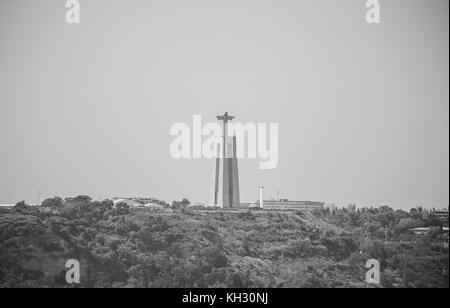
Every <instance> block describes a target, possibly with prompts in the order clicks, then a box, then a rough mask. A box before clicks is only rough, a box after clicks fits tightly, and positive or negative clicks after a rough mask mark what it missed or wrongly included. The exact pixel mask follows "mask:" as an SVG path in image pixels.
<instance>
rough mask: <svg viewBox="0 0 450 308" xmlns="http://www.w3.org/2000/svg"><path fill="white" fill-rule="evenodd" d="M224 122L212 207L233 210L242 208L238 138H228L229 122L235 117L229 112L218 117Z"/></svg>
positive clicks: (214, 179)
mask: <svg viewBox="0 0 450 308" xmlns="http://www.w3.org/2000/svg"><path fill="white" fill-rule="evenodd" d="M217 119H218V120H220V121H223V132H222V136H221V138H220V141H219V142H218V144H217V148H216V150H217V153H216V154H217V155H216V159H215V164H214V172H213V180H212V185H211V186H212V192H211V201H210V204H209V205H210V206H218V207H221V208H231V207H239V206H240V198H239V174H238V163H237V155H236V136H228V122H229V121H231V120H233V119H234V117H232V116H229V115H228V112H225V114H224V115H221V116H217Z"/></svg>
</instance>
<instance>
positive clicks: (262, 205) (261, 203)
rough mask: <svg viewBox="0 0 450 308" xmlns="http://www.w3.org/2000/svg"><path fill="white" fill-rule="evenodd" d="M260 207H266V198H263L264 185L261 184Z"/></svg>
mask: <svg viewBox="0 0 450 308" xmlns="http://www.w3.org/2000/svg"><path fill="white" fill-rule="evenodd" d="M258 188H259V207H260V208H262V209H263V208H264V199H263V188H264V186H259V187H258Z"/></svg>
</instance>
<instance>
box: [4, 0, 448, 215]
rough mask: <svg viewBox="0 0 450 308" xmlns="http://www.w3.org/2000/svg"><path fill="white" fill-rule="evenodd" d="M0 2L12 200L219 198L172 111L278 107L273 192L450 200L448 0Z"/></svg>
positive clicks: (369, 200) (249, 196)
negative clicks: (182, 148)
mask: <svg viewBox="0 0 450 308" xmlns="http://www.w3.org/2000/svg"><path fill="white" fill-rule="evenodd" d="M380 2H381V24H379V25H369V24H367V23H366V22H365V19H364V15H365V11H366V9H365V0H345V1H335V0H320V1H318V0H303V1H300V0H289V1H287V0H270V1H269V0H239V1H238V0H226V1H225V0H214V1H211V0H184V1H181V0H180V1H174V0H145V1H119V0H96V1H86V0H80V3H81V23H80V24H78V25H69V24H67V23H66V22H65V18H64V15H65V10H66V9H65V1H63V0H41V1H34V0H2V1H1V2H0V87H1V88H0V203H13V202H16V201H19V200H22V199H25V200H27V201H29V202H34V201H35V200H36V190H38V189H39V190H40V191H41V197H42V198H44V197H47V196H53V195H60V196H63V197H66V196H72V195H77V194H88V195H91V196H92V197H94V198H97V197H103V198H106V197H112V196H119V195H120V196H136V195H137V196H154V197H157V198H161V199H165V200H166V201H169V202H170V201H172V200H173V199H180V198H183V197H187V198H189V199H190V200H191V201H207V200H208V198H209V192H210V180H211V170H212V169H211V168H212V161H210V160H203V159H197V160H194V159H190V160H189V159H188V160H186V159H182V160H174V159H173V158H172V157H171V156H170V153H169V146H170V143H171V142H172V140H173V137H171V136H169V129H170V127H171V125H172V124H173V123H175V122H187V123H191V121H192V115H193V114H196V113H198V114H202V116H203V120H204V121H214V119H215V116H216V115H218V114H220V113H223V112H224V111H226V110H227V111H229V112H230V114H232V115H234V116H236V117H237V118H236V120H238V121H241V122H244V123H246V122H278V123H279V127H280V128H279V129H280V136H279V140H280V144H279V164H278V168H277V169H275V170H259V169H258V161H257V160H254V159H243V160H241V161H240V162H239V168H240V184H241V199H242V201H250V200H253V199H257V196H258V190H257V186H258V185H260V184H263V185H264V186H265V187H266V188H265V196H266V197H267V198H269V197H275V196H276V190H277V189H279V190H280V194H281V196H283V197H286V198H289V199H301V200H321V201H326V202H334V203H336V204H346V203H348V202H356V203H357V204H358V205H359V206H363V205H383V204H389V205H391V206H393V207H396V208H399V207H401V208H405V209H407V208H410V207H412V206H417V205H419V204H422V205H424V206H429V207H431V206H436V207H441V206H447V205H448V202H449V191H448V187H449V141H448V140H449V88H448V83H449V71H448V67H449V62H448V61H449V41H448V35H449V33H448V32H449V31H448V30H449V28H448V25H449V13H448V12H449V7H448V6H449V2H448V1H447V0H431V1H430V0H395V1H392V0H390V1H386V0H380Z"/></svg>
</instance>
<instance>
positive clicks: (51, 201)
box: [41, 197, 64, 208]
mask: <svg viewBox="0 0 450 308" xmlns="http://www.w3.org/2000/svg"><path fill="white" fill-rule="evenodd" d="M41 206H44V207H51V208H62V207H63V206H64V200H63V199H61V198H60V197H54V198H48V199H45V200H44V201H43V202H42V204H41Z"/></svg>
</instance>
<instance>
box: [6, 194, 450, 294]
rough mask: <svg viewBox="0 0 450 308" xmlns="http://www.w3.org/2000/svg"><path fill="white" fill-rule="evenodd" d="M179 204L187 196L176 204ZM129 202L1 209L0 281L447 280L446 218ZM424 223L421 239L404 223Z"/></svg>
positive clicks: (234, 283)
mask: <svg viewBox="0 0 450 308" xmlns="http://www.w3.org/2000/svg"><path fill="white" fill-rule="evenodd" d="M186 201H187V200H186ZM186 201H185V200H183V201H182V202H174V203H172V206H171V207H169V206H168V204H167V203H165V202H161V204H165V205H166V207H167V208H166V209H163V210H158V211H156V210H148V209H130V208H129V207H128V206H127V205H126V204H124V203H119V204H117V205H115V206H114V204H113V202H112V201H109V200H105V201H103V202H97V201H92V200H91V198H89V197H87V196H78V197H75V198H68V199H66V200H63V199H61V198H52V199H47V200H45V201H44V202H43V203H42V205H41V206H39V207H31V206H28V205H27V204H25V203H24V202H19V203H17V204H16V206H15V207H14V208H13V209H12V210H3V211H2V212H0V287H66V286H67V284H66V282H65V272H66V268H65V262H66V260H68V259H77V260H79V261H80V263H81V284H80V285H78V286H80V287H131V288H133V287H139V288H143V287H369V286H370V287H373V286H374V285H368V284H367V283H366V282H365V273H366V269H365V267H364V266H365V262H366V261H367V260H368V259H371V258H375V259H377V260H379V261H380V263H381V271H382V273H381V284H380V285H375V286H378V287H446V288H448V286H449V282H448V281H449V279H448V267H449V260H448V232H445V231H443V230H442V226H444V225H446V226H448V220H447V221H442V220H439V219H438V218H437V217H435V216H434V215H433V214H432V213H430V212H427V211H424V210H422V209H417V210H414V211H411V212H410V213H408V212H404V211H394V210H393V209H391V208H389V207H381V208H378V209H368V208H365V209H359V210H356V209H355V208H352V207H350V208H344V209H340V210H335V211H330V210H329V209H326V210H325V209H324V210H322V211H316V212H314V213H308V212H271V211H236V212H226V211H221V210H212V211H204V210H198V209H190V208H189V207H186V205H187V204H188V202H186ZM420 226H429V227H432V228H431V230H430V231H429V232H428V233H427V234H425V235H415V234H414V233H413V232H411V231H410V230H411V229H412V228H414V227H420Z"/></svg>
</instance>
